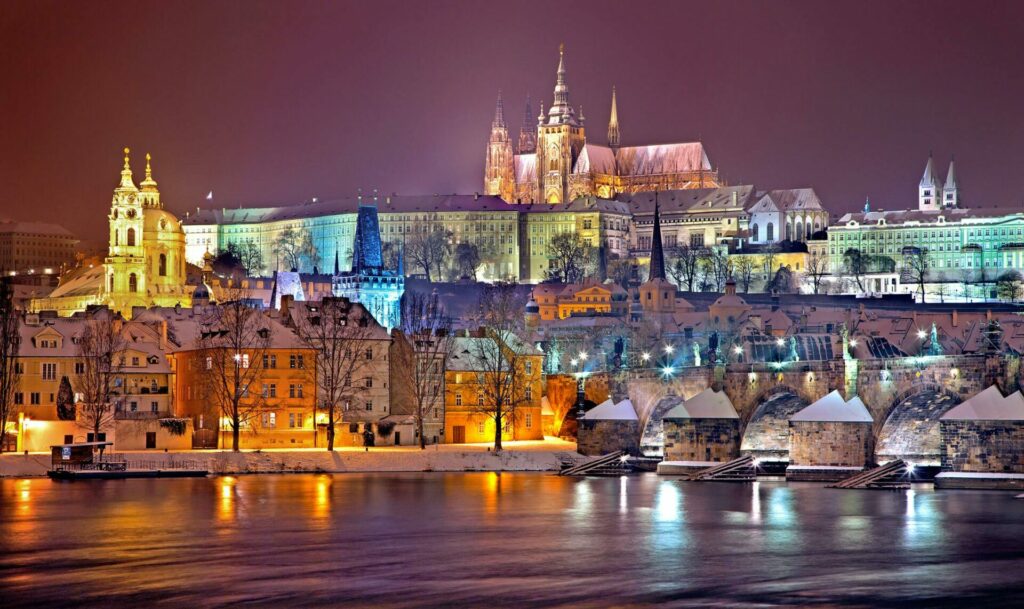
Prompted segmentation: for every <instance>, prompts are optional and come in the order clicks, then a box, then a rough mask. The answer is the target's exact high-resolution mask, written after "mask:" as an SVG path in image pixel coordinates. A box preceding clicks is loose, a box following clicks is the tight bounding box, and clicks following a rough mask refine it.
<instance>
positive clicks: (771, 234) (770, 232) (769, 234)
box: [764, 222, 775, 241]
mask: <svg viewBox="0 0 1024 609" xmlns="http://www.w3.org/2000/svg"><path fill="white" fill-rule="evenodd" d="M764 240H765V241H775V225H774V224H772V223H771V222H769V223H768V227H767V228H766V229H765V239H764Z"/></svg>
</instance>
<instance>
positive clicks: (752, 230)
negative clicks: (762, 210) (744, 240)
mask: <svg viewBox="0 0 1024 609" xmlns="http://www.w3.org/2000/svg"><path fill="white" fill-rule="evenodd" d="M750 236H751V237H752V239H751V241H755V242H756V241H759V240H760V239H759V237H758V234H757V225H756V224H755V225H754V226H752V227H751V228H750Z"/></svg>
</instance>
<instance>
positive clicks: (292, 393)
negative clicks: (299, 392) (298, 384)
mask: <svg viewBox="0 0 1024 609" xmlns="http://www.w3.org/2000/svg"><path fill="white" fill-rule="evenodd" d="M288 397H290V398H293V397H295V384H294V383H292V384H289V385H288Z"/></svg>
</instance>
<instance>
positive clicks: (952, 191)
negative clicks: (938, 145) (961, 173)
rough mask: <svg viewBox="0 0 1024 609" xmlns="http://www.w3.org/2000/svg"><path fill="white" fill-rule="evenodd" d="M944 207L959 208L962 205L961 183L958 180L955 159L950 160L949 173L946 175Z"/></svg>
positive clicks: (943, 188)
mask: <svg viewBox="0 0 1024 609" xmlns="http://www.w3.org/2000/svg"><path fill="white" fill-rule="evenodd" d="M942 205H943V207H957V206H959V205H960V183H959V182H958V181H957V179H956V167H955V159H954V158H953V157H950V158H949V171H948V172H947V173H946V183H945V185H944V186H943V187H942Z"/></svg>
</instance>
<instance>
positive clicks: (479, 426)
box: [476, 421, 484, 433]
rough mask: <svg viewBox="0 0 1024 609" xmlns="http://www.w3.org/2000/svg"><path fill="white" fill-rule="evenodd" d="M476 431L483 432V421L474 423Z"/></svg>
mask: <svg viewBox="0 0 1024 609" xmlns="http://www.w3.org/2000/svg"><path fill="white" fill-rule="evenodd" d="M476 431H477V433H483V432H484V422H483V421H480V422H479V423H477V424H476Z"/></svg>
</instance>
